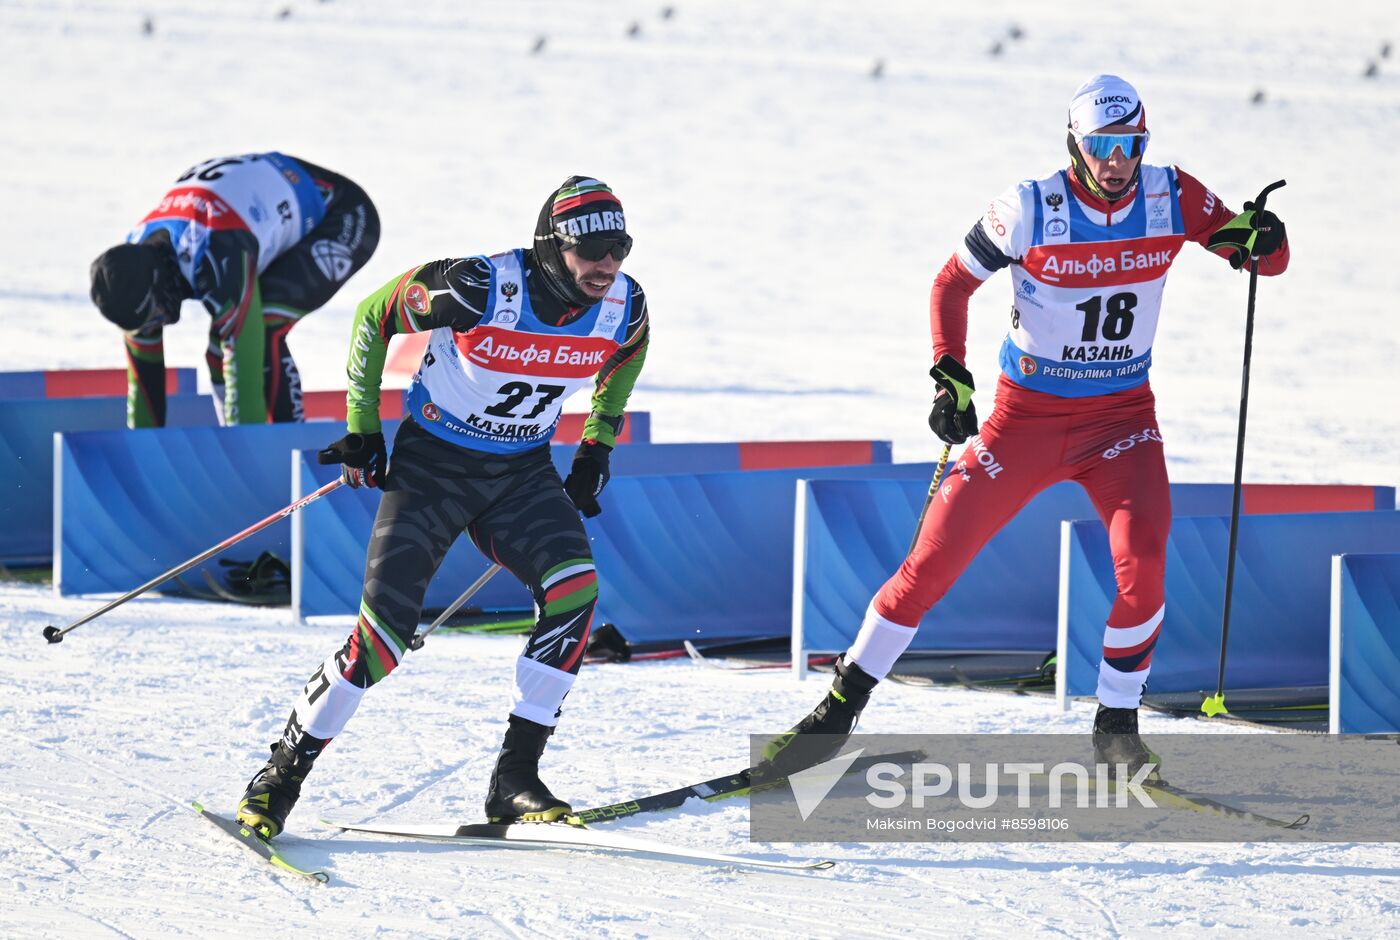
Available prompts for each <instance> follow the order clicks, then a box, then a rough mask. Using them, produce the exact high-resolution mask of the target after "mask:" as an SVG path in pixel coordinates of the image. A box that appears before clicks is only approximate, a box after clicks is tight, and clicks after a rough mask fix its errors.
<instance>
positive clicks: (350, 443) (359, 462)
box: [316, 431, 389, 489]
mask: <svg viewBox="0 0 1400 940" xmlns="http://www.w3.org/2000/svg"><path fill="white" fill-rule="evenodd" d="M316 462H317V463H338V464H340V465H341V471H340V478H341V479H342V480H344V481H345V482H346V483H348V484H349V485H350V486H352V487H354V488H355V489H359V488H360V487H362V486H368V487H376V486H380V485H381V484H383V482H384V474H385V472H386V471H387V470H388V469H389V453H388V451H387V449H386V448H385V447H384V435H383V433H381V432H379V431H371V432H370V433H368V434H347V435H345V436H344V437H342V438H341V439H340V440H338V441H336V442H335V443H334V444H332V445H331V446H329V447H327V448H325V449H323V450H320V451H317V453H316Z"/></svg>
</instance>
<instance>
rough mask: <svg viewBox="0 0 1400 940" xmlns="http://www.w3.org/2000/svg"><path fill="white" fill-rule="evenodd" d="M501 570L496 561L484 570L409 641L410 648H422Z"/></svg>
mask: <svg viewBox="0 0 1400 940" xmlns="http://www.w3.org/2000/svg"><path fill="white" fill-rule="evenodd" d="M500 570H501V565H500V562H496V563H494V564H492V565H491V567H489V568H487V569H486V570H485V571H483V572H482V573H481V577H479V578H477V579H476V580H475V581H473V582H472V583H471V584H470V585H468V586H467V589H466V590H465V591H463V592H462V596H461V597H459V598H457V599H456V600H455V601H453V602H452V604H451V606H449V607H448V608H447V609H446V610H444V611H443V612H442V613H441V614H440V615H439V616H438V619H436V620H434V621H433V622H432V624H431V625H430V626H429V627H428V629H426V630H424V631H423V632H422V633H420V634H418V635H417V636H415V637H414V638H413V639H411V640H409V641H408V648H409V649H412V650H421V649H422V648H423V641H424V640H426V639H427V638H428V637H429V636H430V635H431V634H432V632H433V631H434V630H436V629H437V628H438V627H440V626H442V625H443V624H444V623H446V622H447V618H448V617H451V616H452V615H453V614H455V613H456V612H457V609H458V608H459V607H461V606H462V605H463V604H465V603H466V602H467V601H469V600H471V599H472V595H473V594H475V593H476V592H477V591H479V590H481V589H482V588H483V587H485V586H486V582H487V581H490V580H491V579H492V578H494V577H495V576H496V572H498V571H500Z"/></svg>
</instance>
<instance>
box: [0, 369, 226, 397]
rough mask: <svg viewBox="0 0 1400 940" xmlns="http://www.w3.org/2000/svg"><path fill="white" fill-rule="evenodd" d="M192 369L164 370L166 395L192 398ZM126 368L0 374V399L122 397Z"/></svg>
mask: <svg viewBox="0 0 1400 940" xmlns="http://www.w3.org/2000/svg"><path fill="white" fill-rule="evenodd" d="M197 384H198V383H197V382H196V379H195V370H194V369H166V370H165V393H166V394H167V395H194V394H196V393H197V392H198V391H199V389H198V387H197ZM126 385H127V377H126V369H49V370H45V371H40V372H0V399H10V398H125V397H126Z"/></svg>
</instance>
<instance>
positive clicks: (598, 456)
mask: <svg viewBox="0 0 1400 940" xmlns="http://www.w3.org/2000/svg"><path fill="white" fill-rule="evenodd" d="M611 453H612V448H611V447H609V446H608V445H607V444H600V443H598V442H597V441H584V442H583V443H582V444H580V445H578V451H577V452H575V454H574V464H573V466H572V467H570V468H569V477H568V479H566V480H565V481H564V492H566V493H568V494H569V499H571V500H573V501H574V506H575V507H576V508H577V509H578V511H579V512H581V513H583V515H584V516H585V517H586V518H588V519H592V518H593V517H594V516H596V515H598V513H600V512H602V511H603V507H602V506H599V505H598V494H599V493H601V492H603V487H605V486H607V485H608V478H609V476H610V474H609V473H608V455H609V454H611Z"/></svg>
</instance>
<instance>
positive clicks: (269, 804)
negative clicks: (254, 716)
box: [237, 741, 315, 839]
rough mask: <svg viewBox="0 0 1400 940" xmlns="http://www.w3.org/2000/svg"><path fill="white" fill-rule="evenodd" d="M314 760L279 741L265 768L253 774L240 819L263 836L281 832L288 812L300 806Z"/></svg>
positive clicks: (239, 813)
mask: <svg viewBox="0 0 1400 940" xmlns="http://www.w3.org/2000/svg"><path fill="white" fill-rule="evenodd" d="M314 760H315V758H310V757H301V758H298V757H296V756H295V755H294V754H291V753H289V752H288V751H287V749H286V748H284V747H282V744H281V742H280V741H279V742H278V743H276V744H273V745H272V757H271V758H270V759H269V760H268V762H267V763H266V764H264V765H263V767H262V770H259V771H258V772H257V773H255V774H253V779H252V780H249V781H248V789H247V791H246V792H244V794H243V799H241V800H239V801H238V816H237V819H238V821H239V822H240V823H242V824H243V825H245V826H247V827H248V828H249V829H254V830H257V831H258V832H260V833H262V835H263V838H264V839H271V838H272V837H273V836H275V835H277V834H278V833H279V832H281V831H282V828H283V826H284V825H285V824H286V822H287V814H288V813H290V812H291V811H292V807H293V806H296V805H297V798H298V797H300V796H301V782H302V781H303V780H305V779H306V775H307V774H308V773H310V772H311V765H312V763H313V762H314Z"/></svg>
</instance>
